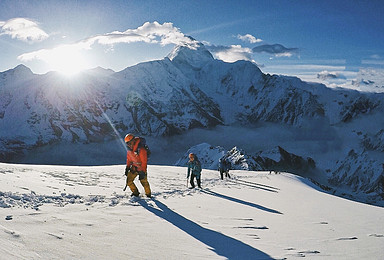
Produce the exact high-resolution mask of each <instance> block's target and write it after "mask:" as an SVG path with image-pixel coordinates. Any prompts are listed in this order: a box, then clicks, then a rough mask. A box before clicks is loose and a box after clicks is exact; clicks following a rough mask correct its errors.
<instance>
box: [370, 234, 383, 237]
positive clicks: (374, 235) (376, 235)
mask: <svg viewBox="0 0 384 260" xmlns="http://www.w3.org/2000/svg"><path fill="white" fill-rule="evenodd" d="M369 236H370V237H384V235H382V234H370V235H369Z"/></svg>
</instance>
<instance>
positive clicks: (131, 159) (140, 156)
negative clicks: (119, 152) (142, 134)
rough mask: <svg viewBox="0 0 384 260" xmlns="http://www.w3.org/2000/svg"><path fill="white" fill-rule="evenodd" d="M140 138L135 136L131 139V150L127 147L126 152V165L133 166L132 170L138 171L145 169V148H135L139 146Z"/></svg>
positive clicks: (144, 170)
mask: <svg viewBox="0 0 384 260" xmlns="http://www.w3.org/2000/svg"><path fill="white" fill-rule="evenodd" d="M139 143H140V138H139V137H135V139H134V140H133V146H132V150H131V149H130V148H129V147H128V152H127V167H131V166H132V168H133V170H134V171H135V170H136V171H138V172H141V171H143V172H146V171H147V161H148V158H147V150H145V149H144V148H141V149H137V148H138V147H139Z"/></svg>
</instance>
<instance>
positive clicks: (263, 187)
mask: <svg viewBox="0 0 384 260" xmlns="http://www.w3.org/2000/svg"><path fill="white" fill-rule="evenodd" d="M227 181H229V182H232V183H236V184H240V185H244V186H248V187H252V188H256V189H260V190H265V191H270V192H278V190H280V189H279V188H275V187H272V186H268V185H264V184H260V183H256V182H250V181H244V180H240V179H227Z"/></svg>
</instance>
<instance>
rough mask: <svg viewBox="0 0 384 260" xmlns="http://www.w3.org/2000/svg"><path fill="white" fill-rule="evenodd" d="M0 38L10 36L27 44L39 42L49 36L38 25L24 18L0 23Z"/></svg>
mask: <svg viewBox="0 0 384 260" xmlns="http://www.w3.org/2000/svg"><path fill="white" fill-rule="evenodd" d="M0 27H1V28H0V36H1V35H10V36H11V37H12V38H13V39H15V38H16V39H18V40H21V41H25V42H28V43H33V42H39V41H43V40H45V39H47V38H48V37H49V35H48V34H47V33H46V32H44V31H43V30H42V29H40V28H39V25H38V24H37V23H36V22H34V21H32V20H29V19H26V18H14V19H10V20H8V21H0Z"/></svg>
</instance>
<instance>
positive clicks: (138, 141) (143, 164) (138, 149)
mask: <svg viewBox="0 0 384 260" xmlns="http://www.w3.org/2000/svg"><path fill="white" fill-rule="evenodd" d="M124 141H125V143H126V144H127V147H128V151H127V166H126V167H125V175H126V176H127V183H126V186H125V188H124V190H125V189H126V188H127V186H128V187H129V188H130V189H131V191H132V194H131V195H132V196H136V197H137V196H139V194H140V193H139V190H138V189H137V187H136V185H135V183H134V182H133V181H134V180H135V178H136V176H137V175H139V180H140V183H141V185H143V187H144V191H145V195H146V196H147V197H151V188H150V186H149V182H148V179H147V162H148V150H149V149H148V147H147V145H146V144H145V139H144V138H142V137H135V136H134V135H133V134H127V135H126V136H125V138H124Z"/></svg>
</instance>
